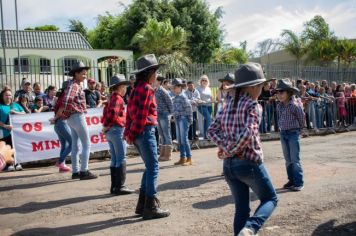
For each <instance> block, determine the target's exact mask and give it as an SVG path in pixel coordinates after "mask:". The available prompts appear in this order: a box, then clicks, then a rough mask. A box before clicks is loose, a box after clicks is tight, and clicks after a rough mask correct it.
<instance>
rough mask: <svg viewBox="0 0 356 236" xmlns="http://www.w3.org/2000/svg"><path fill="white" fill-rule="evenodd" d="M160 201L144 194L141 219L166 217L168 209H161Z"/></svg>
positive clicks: (168, 213)
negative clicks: (144, 199)
mask: <svg viewBox="0 0 356 236" xmlns="http://www.w3.org/2000/svg"><path fill="white" fill-rule="evenodd" d="M160 205H161V204H160V202H159V200H158V199H157V198H156V197H148V196H146V201H145V208H144V209H143V215H142V217H143V219H144V220H149V219H158V218H163V217H168V216H169V215H170V214H171V213H170V212H169V210H163V209H161V206H160Z"/></svg>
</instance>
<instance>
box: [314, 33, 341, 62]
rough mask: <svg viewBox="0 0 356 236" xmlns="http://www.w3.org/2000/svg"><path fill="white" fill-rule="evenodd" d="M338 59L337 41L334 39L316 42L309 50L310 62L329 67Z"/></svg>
mask: <svg viewBox="0 0 356 236" xmlns="http://www.w3.org/2000/svg"><path fill="white" fill-rule="evenodd" d="M336 57H337V53H336V51H335V41H334V40H332V39H328V40H322V41H319V42H315V43H314V44H313V47H311V48H309V50H308V60H311V61H315V62H318V63H320V64H321V65H323V66H328V65H329V64H330V63H331V62H333V61H334V60H335V58H336Z"/></svg>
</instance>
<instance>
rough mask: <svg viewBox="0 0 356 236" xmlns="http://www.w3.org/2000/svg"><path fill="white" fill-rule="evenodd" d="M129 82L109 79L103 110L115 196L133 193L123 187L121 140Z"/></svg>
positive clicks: (124, 153)
mask: <svg viewBox="0 0 356 236" xmlns="http://www.w3.org/2000/svg"><path fill="white" fill-rule="evenodd" d="M128 85H130V82H129V81H127V80H126V79H125V76H124V75H114V76H113V77H112V78H111V79H110V88H109V90H110V94H111V95H110V99H109V101H108V103H107V104H106V105H105V107H104V110H103V118H102V123H103V133H105V136H106V140H107V141H108V143H109V147H110V153H111V164H110V174H111V188H110V193H111V194H115V195H124V194H130V193H133V192H134V191H133V190H131V189H129V188H128V187H126V186H125V181H126V141H125V140H124V138H123V134H124V128H125V123H126V111H125V102H124V99H123V97H124V96H125V93H126V87H127V86H128Z"/></svg>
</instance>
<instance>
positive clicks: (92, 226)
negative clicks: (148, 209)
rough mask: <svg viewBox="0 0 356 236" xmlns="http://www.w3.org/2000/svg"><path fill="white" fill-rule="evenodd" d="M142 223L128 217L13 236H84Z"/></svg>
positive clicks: (137, 219) (135, 217)
mask: <svg viewBox="0 0 356 236" xmlns="http://www.w3.org/2000/svg"><path fill="white" fill-rule="evenodd" d="M140 221H142V218H138V217H137V215H134V216H126V217H121V218H116V219H110V220H104V221H98V222H92V223H86V224H78V225H70V226H63V227H57V228H32V229H25V230H21V231H19V232H16V233H14V234H12V235H13V236H20V235H21V236H23V235H36V236H39V235H61V236H62V235H82V234H89V233H93V232H97V231H100V230H104V229H107V228H111V227H115V226H120V225H127V224H134V223H136V222H140Z"/></svg>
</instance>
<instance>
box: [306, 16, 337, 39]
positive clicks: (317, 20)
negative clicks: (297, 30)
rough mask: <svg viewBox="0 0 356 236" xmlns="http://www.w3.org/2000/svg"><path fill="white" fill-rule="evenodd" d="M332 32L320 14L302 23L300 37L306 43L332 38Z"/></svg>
mask: <svg viewBox="0 0 356 236" xmlns="http://www.w3.org/2000/svg"><path fill="white" fill-rule="evenodd" d="M334 37H335V36H334V32H332V31H331V30H330V28H329V24H328V23H326V21H325V20H324V18H323V17H322V16H319V15H316V16H314V17H313V19H311V20H310V21H307V22H305V23H304V31H303V33H302V38H303V40H304V41H306V42H307V43H308V44H313V43H315V42H318V41H323V40H328V39H331V38H334Z"/></svg>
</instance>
